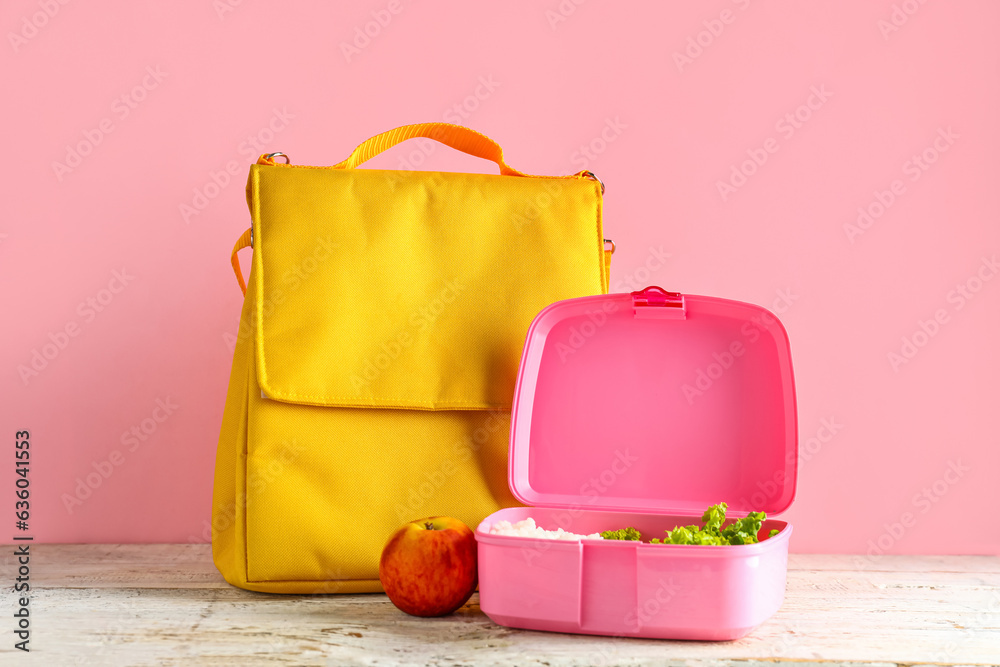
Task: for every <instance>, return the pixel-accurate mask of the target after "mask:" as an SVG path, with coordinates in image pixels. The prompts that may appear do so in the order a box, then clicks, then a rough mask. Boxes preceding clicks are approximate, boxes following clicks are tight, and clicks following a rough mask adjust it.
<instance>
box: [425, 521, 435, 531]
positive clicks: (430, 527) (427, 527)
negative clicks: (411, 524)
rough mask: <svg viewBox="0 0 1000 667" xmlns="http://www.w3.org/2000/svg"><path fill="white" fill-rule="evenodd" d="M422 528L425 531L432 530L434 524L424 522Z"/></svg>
mask: <svg viewBox="0 0 1000 667" xmlns="http://www.w3.org/2000/svg"><path fill="white" fill-rule="evenodd" d="M424 528H426V529H427V530H434V524H433V523H431V522H430V521H426V522H424Z"/></svg>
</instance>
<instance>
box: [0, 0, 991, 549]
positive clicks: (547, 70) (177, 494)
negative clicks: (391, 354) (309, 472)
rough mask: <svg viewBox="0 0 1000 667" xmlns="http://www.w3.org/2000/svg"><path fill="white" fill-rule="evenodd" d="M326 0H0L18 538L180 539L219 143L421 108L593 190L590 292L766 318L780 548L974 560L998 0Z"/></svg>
mask: <svg viewBox="0 0 1000 667" xmlns="http://www.w3.org/2000/svg"><path fill="white" fill-rule="evenodd" d="M578 3H579V4H578ZM347 4H348V3H311V2H296V3H291V2H283V3H266V2H249V1H248V2H241V1H239V0H214V2H213V1H210V0H205V1H204V2H189V3H179V4H178V3H154V2H150V1H148V0H143V1H139V2H104V3H84V2H69V3H68V4H65V5H63V4H61V3H60V2H59V0H42V1H39V0H12V1H11V2H6V3H4V6H3V8H2V9H0V26H2V27H3V29H4V33H5V34H6V35H7V37H6V42H7V43H6V44H5V45H4V46H3V47H2V48H0V51H2V53H3V55H2V56H0V63H2V64H0V67H2V68H3V69H2V71H3V82H4V90H5V103H4V105H3V111H2V113H3V120H4V122H3V125H4V127H5V128H6V132H5V133H4V150H5V152H6V159H5V160H4V161H3V165H2V167H0V169H2V180H3V183H4V184H5V188H4V192H5V194H6V195H7V196H6V200H7V202H8V203H7V213H6V214H5V215H4V218H3V220H2V221H0V281H2V285H3V290H2V291H0V312H2V313H4V315H5V321H4V327H3V331H4V333H3V345H2V346H0V355H2V362H0V368H2V369H5V370H4V372H3V373H2V374H0V404H2V405H3V410H2V413H0V432H2V433H3V434H4V438H6V439H7V440H8V441H9V440H10V437H11V436H12V435H13V434H14V432H15V431H16V430H19V429H25V428H27V429H30V430H31V433H32V441H33V449H32V453H33V461H34V465H33V467H32V470H31V473H32V479H33V486H32V489H33V492H34V495H33V505H32V519H31V521H32V523H31V530H32V532H34V534H35V535H36V539H39V540H45V541H53V542H57V541H59V542H74V541H86V542H128V541H140V542H141V541H188V540H189V539H196V540H197V539H204V538H203V537H202V536H203V535H204V534H205V533H204V530H205V528H206V526H207V525H208V524H207V521H208V518H209V508H210V501H211V482H212V469H213V465H214V460H215V447H216V439H217V437H218V428H219V422H220V418H221V414H222V407H223V398H224V392H225V386H226V382H227V378H228V374H229V364H230V361H231V352H232V348H231V339H232V336H233V334H234V333H235V332H236V325H237V321H238V317H239V306H240V293H239V290H238V288H237V286H236V282H235V280H234V278H233V276H232V272H231V270H230V268H229V257H228V255H229V250H230V248H231V247H232V244H233V242H234V241H235V239H236V238H237V236H239V234H240V233H241V232H242V231H243V230H244V229H245V228H246V227H247V222H248V215H247V211H246V205H245V202H244V196H243V185H244V183H245V178H246V171H247V166H248V164H249V163H250V162H251V161H252V160H253V159H255V157H256V155H257V154H258V153H260V152H263V151H265V150H268V151H270V150H281V151H284V152H286V153H288V154H289V155H291V157H292V160H293V161H294V162H296V163H299V164H321V165H322V164H332V163H334V162H337V161H339V160H341V159H343V158H344V157H346V156H347V154H348V153H349V152H350V151H351V150H352V149H353V148H354V146H355V145H356V144H358V143H359V142H360V141H362V140H363V139H365V138H367V137H369V136H371V135H373V134H375V133H377V132H380V131H382V130H386V129H390V128H392V127H395V126H398V125H403V124H406V123H412V122H420V121H429V120H450V121H453V122H462V123H464V124H467V125H470V126H472V127H474V128H476V129H479V130H481V131H483V132H485V133H486V134H488V135H490V136H491V137H493V138H495V139H496V140H497V141H499V142H500V143H501V145H502V146H503V147H504V149H505V151H506V155H507V157H508V161H509V162H510V163H511V164H512V165H513V166H514V167H516V168H518V169H521V170H523V171H526V172H529V173H539V174H563V173H569V172H575V171H578V170H580V169H584V168H586V169H591V170H593V171H594V172H596V173H597V174H598V175H599V176H600V177H601V178H602V179H603V180H604V181H605V182H606V183H607V186H608V190H607V196H606V199H605V225H606V227H605V228H606V232H607V234H608V235H609V236H610V237H612V238H614V240H615V241H616V242H617V244H618V253H617V254H616V256H615V262H614V268H613V275H612V284H613V286H617V289H618V290H628V289H630V288H632V286H633V285H635V284H638V283H655V284H659V285H662V286H664V287H666V288H668V289H673V290H679V291H683V292H689V293H694V294H708V295H717V296H725V297H729V298H734V299H742V300H747V301H752V302H754V303H758V304H761V305H763V306H766V307H769V308H772V309H773V310H774V311H775V312H777V313H779V314H780V317H781V318H782V320H783V322H784V324H785V325H786V327H787V329H788V331H789V334H790V337H791V340H792V350H793V359H794V363H795V370H796V376H797V377H796V379H797V384H798V399H799V409H800V414H799V418H800V432H801V441H802V446H803V451H802V463H801V476H800V479H799V491H798V497H797V499H796V502H795V504H794V505H793V508H792V509H791V510H790V511H789V512H788V513H787V514H786V517H787V518H788V519H790V520H791V521H792V522H794V523H795V526H796V533H795V537H794V540H793V548H794V549H795V550H798V551H809V552H817V551H819V552H855V553H866V552H869V553H872V554H876V553H881V552H886V553H914V552H928V553H996V552H997V550H998V549H997V547H998V543H1000V538H998V537H997V535H998V534H1000V533H998V531H997V528H998V524H997V518H996V514H995V512H994V509H995V505H996V501H997V482H996V479H997V472H998V469H1000V447H998V445H1000V436H998V429H997V417H996V414H997V405H998V403H1000V388H998V387H1000V384H998V382H997V377H998V371H1000V356H998V352H997V345H996V341H997V332H998V331H1000V308H998V305H1000V277H998V276H997V272H998V271H1000V267H998V265H997V263H996V262H997V257H998V254H1000V203H998V202H1000V200H998V197H997V177H998V175H1000V174H998V171H1000V170H998V165H997V154H998V153H997V149H998V147H1000V136H998V126H1000V124H998V123H997V119H998V118H1000V104H998V102H1000V91H998V81H1000V76H998V75H1000V67H998V65H1000V41H998V40H997V37H996V34H997V29H998V26H1000V5H998V4H997V3H995V2H989V1H986V0H961V1H953V2H926V3H925V2H918V1H917V0H895V1H893V0H877V1H871V0H866V1H861V0H852V1H850V2H839V3H812V2H809V3H803V2H778V1H777V0H712V1H711V2H702V3H663V2H644V3H611V2H596V1H592V2H582V1H581V0H562V1H561V2H560V1H559V0H551V1H549V2H544V1H543V2H523V1H518V2H507V3H503V6H504V8H505V9H504V10H503V11H502V12H497V13H493V12H490V11H487V10H486V9H485V5H483V4H482V3H471V2H448V3H431V2H415V1H413V0H391V1H390V0H376V1H371V0H369V1H367V2H354V3H350V6H349V8H347V7H345V5H347ZM393 11H395V12H396V13H393ZM46 12H48V13H49V14H51V16H49V15H47V14H46ZM373 16H374V17H376V18H379V17H380V18H381V20H382V21H383V22H384V23H386V25H384V26H383V27H379V28H378V34H377V35H376V36H374V37H371V38H367V39H366V40H365V41H361V40H360V39H359V40H358V44H359V45H360V46H357V47H356V49H355V50H354V51H351V50H350V49H346V48H345V47H344V46H342V45H348V44H351V43H352V41H353V40H355V38H356V34H357V33H358V32H359V31H364V30H365V29H366V26H368V29H371V31H372V32H375V29H374V28H375V26H374V24H372V23H371V22H372V21H373V20H375V19H374V18H373ZM255 144H256V145H255ZM78 145H79V146H80V148H79V149H77V150H78V152H79V156H77V157H73V156H69V157H67V147H68V146H70V147H72V146H78ZM413 151H418V153H419V150H418V146H417V145H416V144H413V143H411V144H410V145H407V146H405V147H403V148H399V149H396V150H395V151H394V152H391V153H389V154H386V155H384V156H381V157H380V158H378V159H377V160H376V161H373V162H372V163H370V166H375V167H383V168H395V167H396V166H397V165H398V164H399V163H400V160H401V159H404V158H405V157H406V156H407V155H411V154H413ZM754 161H756V163H755V162H754ZM57 163H62V165H64V166H56V165H57ZM757 163H759V164H757ZM422 167H423V168H432V169H434V168H436V169H451V170H462V171H471V170H476V171H490V170H491V169H492V168H493V167H492V165H490V164H489V163H485V162H482V161H478V160H475V159H473V158H469V157H466V156H461V155H456V154H454V153H452V152H451V151H450V150H448V149H446V148H442V147H438V148H437V150H434V151H433V152H432V153H431V154H430V155H428V156H426V160H425V161H424V164H423V165H422ZM229 168H231V170H232V174H233V175H230V174H228V173H226V172H227V169H229ZM740 170H743V173H740ZM734 171H735V173H734ZM726 183H728V187H726V186H723V185H721V184H726ZM204 197H207V198H204ZM203 198H204V199H203ZM184 207H191V209H190V210H194V211H196V212H195V213H194V214H190V210H189V211H188V213H187V214H186V213H185V210H186V209H185V208H184ZM859 209H861V210H862V211H869V212H870V216H871V217H870V218H866V219H862V221H861V222H858V219H859ZM935 318H937V319H938V322H936V323H935V322H934V320H935ZM67 331H69V332H70V333H72V334H74V335H72V336H70V335H68V334H66V332H67ZM924 331H926V332H927V333H924ZM904 341H906V342H904ZM50 343H51V345H50ZM46 346H48V347H46ZM35 351H39V353H48V354H49V355H50V356H53V357H54V358H52V359H49V360H46V365H45V367H44V368H41V369H40V370H39V371H38V372H37V375H36V374H24V376H23V377H22V373H23V371H20V370H19V369H20V368H21V367H26V368H30V367H31V363H32V357H33V355H34V354H35ZM894 355H898V357H897V356H894ZM36 364H37V365H38V366H41V365H42V364H41V360H39V359H36ZM156 419H160V420H161V421H156ZM143 424H145V427H146V429H147V431H151V432H150V433H149V434H148V435H147V434H145V433H143V435H142V436H141V438H137V439H134V440H133V439H132V436H130V435H128V432H129V430H130V429H132V428H133V427H137V428H139V432H140V433H142V431H141V429H142V427H143ZM154 426H155V430H154V429H153V427H154ZM8 447H9V444H8ZM7 451H11V450H10V449H9V450H7ZM115 451H117V452H118V455H117V456H116V458H115V460H116V461H117V463H118V464H117V465H115V464H114V463H109V462H108V460H109V457H111V456H113V452H115ZM10 458H12V457H11V456H10V455H9V454H8V459H10ZM7 465H8V471H9V469H10V467H12V462H11V461H9V460H8V464H7ZM95 470H97V471H100V470H103V471H104V472H105V473H106V474H107V477H106V478H101V483H100V485H99V486H98V487H97V488H93V489H90V488H85V487H80V486H79V484H81V483H83V484H85V483H86V482H85V480H86V478H87V476H88V474H90V473H93V472H94V471H95ZM98 474H100V473H98ZM5 479H7V480H8V481H7V482H5V483H4V484H5V485H8V486H9V485H11V484H12V482H11V481H10V476H9V472H8V474H7V475H5ZM94 479H96V477H95V476H93V475H92V476H91V481H93V480H94ZM664 479H665V482H666V481H667V480H669V476H666V475H665V478H664ZM79 480H84V481H83V482H80V481H79ZM0 493H2V494H3V496H4V497H5V498H7V500H5V501H4V503H11V504H12V503H13V500H12V496H11V495H10V494H9V493H8V492H7V491H6V490H4V491H2V492H0ZM77 496H79V498H78V497H77ZM69 498H74V499H75V500H79V502H73V503H72V504H71V505H67V502H66V501H67V499H69ZM4 508H5V511H6V510H7V509H12V508H9V507H8V506H7V505H4ZM8 519H9V520H11V521H12V519H10V517H9V515H8ZM863 562H868V561H863Z"/></svg>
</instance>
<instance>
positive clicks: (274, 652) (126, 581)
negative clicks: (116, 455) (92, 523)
mask: <svg viewBox="0 0 1000 667" xmlns="http://www.w3.org/2000/svg"><path fill="white" fill-rule="evenodd" d="M12 552H13V547H9V548H5V553H6V555H5V557H4V558H3V559H2V562H3V570H2V577H3V581H4V587H5V590H6V591H7V594H6V596H5V601H4V605H5V608H6V609H7V610H8V611H7V612H5V613H4V614H3V617H4V618H6V619H7V621H5V623H7V626H6V627H4V626H3V623H4V622H0V631H2V635H3V636H4V640H3V645H2V646H0V664H4V665H6V664H38V665H192V664H197V665H264V664H278V665H281V664H287V665H397V664H427V665H490V664H494V665H549V666H552V667H556V666H561V665H595V664H596V665H653V664H655V665H670V666H672V665H689V664H692V663H696V664H708V665H718V666H719V667H722V666H729V665H741V666H746V667H754V666H756V665H775V664H779V665H780V664H796V665H801V664H802V663H803V662H805V663H809V664H822V665H825V666H827V667H835V666H836V665H841V664H851V665H925V664H926V665H932V664H933V665H998V664H1000V558H996V557H988V556H883V557H880V558H877V559H874V560H870V561H869V560H867V559H865V560H861V561H859V560H858V559H857V557H853V556H826V555H801V554H799V555H793V556H791V557H790V559H789V571H788V591H787V594H786V596H785V603H784V606H783V607H782V608H781V610H780V611H779V612H778V614H777V615H776V616H775V617H774V618H772V619H771V620H770V621H768V622H767V623H765V624H764V625H763V626H761V627H760V628H758V629H757V630H756V631H755V632H753V633H752V634H751V635H750V636H749V637H746V638H744V639H742V640H739V641H735V642H723V643H708V642H672V641H662V640H641V639H615V638H609V637H589V636H582V635H563V634H552V633H543V632H529V631H521V630H512V629H509V628H504V627H501V626H498V625H496V624H494V623H493V622H492V621H490V620H489V619H488V618H487V617H486V616H485V615H484V614H483V613H482V612H481V611H480V610H479V605H478V598H477V597H475V596H474V597H473V598H472V600H471V601H470V602H469V604H467V605H466V606H465V607H463V608H462V609H461V610H459V611H458V612H457V613H456V614H454V615H453V616H449V617H445V618H439V619H420V618H414V617H410V616H406V615H405V614H403V613H402V612H400V611H398V610H397V609H396V608H395V607H393V606H392V604H391V603H390V602H389V601H388V599H387V598H386V597H385V596H384V595H350V596H334V595H322V596H279V595H272V594H267V593H254V592H250V591H243V590H240V589H237V588H233V587H232V586H230V585H229V584H227V583H226V582H225V581H224V580H223V579H222V577H221V576H220V575H219V573H218V572H217V571H216V569H215V566H214V565H213V564H212V559H211V548H210V546H209V545H203V544H193V545H166V544H146V545H67V544H38V545H32V546H31V584H32V590H31V603H30V607H31V621H32V626H31V627H32V637H31V648H32V651H31V653H30V655H25V654H24V653H22V652H20V651H16V650H14V649H13V648H12V645H13V640H12V639H11V637H12V633H11V630H13V629H14V624H13V618H12V617H11V616H10V610H12V609H13V606H14V597H15V596H14V593H13V592H12V589H11V586H12V583H13V580H14V577H15V576H16V575H15V571H16V563H15V562H14V558H13V557H12V556H11V555H10V554H11V553H12Z"/></svg>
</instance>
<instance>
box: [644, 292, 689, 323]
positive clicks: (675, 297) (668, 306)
mask: <svg viewBox="0 0 1000 667" xmlns="http://www.w3.org/2000/svg"><path fill="white" fill-rule="evenodd" d="M632 312H633V313H634V314H635V317H636V318H637V319H642V318H650V319H652V318H655V319H672V320H683V319H685V318H686V317H685V316H686V309H685V306H684V295H683V294H681V293H680V292H668V291H667V290H665V289H663V288H662V287H657V286H656V285H650V286H649V287H647V288H646V289H644V290H640V291H638V292H632Z"/></svg>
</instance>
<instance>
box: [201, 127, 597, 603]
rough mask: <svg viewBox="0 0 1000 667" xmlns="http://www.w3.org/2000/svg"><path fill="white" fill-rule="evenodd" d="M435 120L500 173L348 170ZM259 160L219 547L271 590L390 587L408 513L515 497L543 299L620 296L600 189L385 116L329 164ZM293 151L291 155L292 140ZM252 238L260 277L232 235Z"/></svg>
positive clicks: (226, 436)
mask: <svg viewBox="0 0 1000 667" xmlns="http://www.w3.org/2000/svg"><path fill="white" fill-rule="evenodd" d="M414 137H426V138H430V139H434V140H437V141H440V142H442V143H444V144H447V145H448V146H451V147H453V148H455V149H457V150H460V151H463V152H465V153H468V154H470V155H475V156H479V157H482V158H486V159H489V160H492V161H494V162H496V163H497V164H498V165H499V167H500V175H484V174H461V173H435V172H408V171H385V170H372V169H355V167H357V166H358V165H360V164H361V163H363V162H364V161H365V160H367V159H369V158H370V157H373V156H374V155H377V154H378V153H380V152H382V151H384V150H386V149H388V148H390V147H392V146H394V145H396V144H398V143H400V142H402V141H404V140H406V139H410V138H414ZM276 156H281V154H280V153H275V154H269V155H264V156H261V158H260V159H259V160H258V161H257V164H255V165H252V166H251V167H250V177H249V180H248V181H247V203H248V205H249V207H250V214H251V219H252V228H251V229H249V230H247V232H246V233H245V234H244V235H243V236H242V237H241V238H240V240H239V241H238V242H237V244H236V247H235V248H234V249H233V256H232V260H233V266H234V269H235V270H236V276H237V279H238V280H239V283H240V287H241V288H243V290H244V293H245V298H244V302H243V312H242V315H241V318H240V330H239V331H240V333H239V336H238V337H237V344H236V350H235V354H234V357H233V368H232V375H231V377H230V381H229V392H228V395H227V396H226V409H225V414H224V416H223V420H222V433H221V435H220V437H219V448H218V456H217V460H216V469H215V488H214V494H213V501H212V552H213V557H214V559H215V564H216V566H217V567H218V568H219V571H220V572H221V573H222V574H223V576H224V577H225V578H226V580H227V581H228V582H229V583H231V584H233V585H235V586H239V587H241V588H247V589H250V590H255V591H266V592H272V593H334V592H338V593H361V592H373V591H380V590H381V586H380V584H379V580H378V560H379V555H380V553H381V550H382V547H383V545H384V544H385V541H386V539H387V538H388V536H389V535H390V534H391V533H392V532H393V531H394V530H395V529H396V528H398V527H399V526H400V525H402V524H403V523H405V522H407V521H412V520H415V519H419V518H422V517H426V516H433V515H449V516H454V517H457V518H459V519H461V520H462V521H464V522H465V523H466V524H468V525H469V526H471V527H473V528H475V526H476V525H477V524H478V523H479V522H480V521H481V520H482V519H483V518H485V517H486V516H487V515H488V514H490V513H492V512H494V511H496V510H497V509H499V508H501V507H508V506H511V505H516V504H517V502H516V500H515V499H514V498H513V497H512V496H511V494H510V491H509V489H508V486H507V446H508V438H509V426H510V414H509V410H510V407H511V402H512V399H513V392H514V384H515V376H516V373H517V368H518V363H519V361H520V356H521V348H522V346H523V344H524V337H525V334H526V332H527V329H528V325H529V324H530V323H531V320H532V318H533V317H534V316H535V314H537V313H538V311H539V310H541V309H542V308H543V307H544V306H546V305H548V304H549V303H552V302H553V301H558V300H560V299H568V298H571V297H578V296H584V295H589V294H602V293H607V288H608V268H609V264H610V259H611V253H610V251H605V249H604V247H605V243H604V240H603V232H602V229H601V196H602V190H603V186H602V185H601V184H600V182H599V181H597V180H596V177H594V175H593V174H591V173H590V172H581V173H579V174H575V175H572V176H563V177H551V178H550V177H539V176H528V175H525V174H522V173H521V172H519V171H517V170H515V169H512V168H511V167H509V166H508V165H507V164H506V163H505V162H504V160H503V152H502V151H501V149H500V146H498V145H497V144H496V143H494V142H493V141H491V140H490V139H489V138H487V137H485V136H484V135H482V134H479V133H478V132H475V131H473V130H470V129H467V128H465V127H462V126H458V125H448V124H444V123H426V124H420V125H409V126H405V127H401V128H398V129H396V130H392V131H390V132H386V133H383V134H380V135H378V136H376V137H373V138H372V139H369V140H368V141H366V142H364V143H363V144H361V145H360V146H359V147H358V148H357V149H356V150H355V151H354V153H352V154H351V156H350V157H349V158H348V159H347V160H345V161H343V162H341V163H340V164H337V165H334V166H332V167H305V166H297V165H296V166H292V165H289V164H285V163H281V162H277V163H276V161H275V159H274V158H275V157H276ZM286 159H287V158H286ZM248 245H252V247H253V249H254V252H253V264H252V267H251V271H250V279H249V287H247V286H245V285H244V283H243V276H242V273H241V272H240V268H239V262H238V260H237V256H236V253H237V251H238V250H240V249H241V248H244V247H246V246H248Z"/></svg>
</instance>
